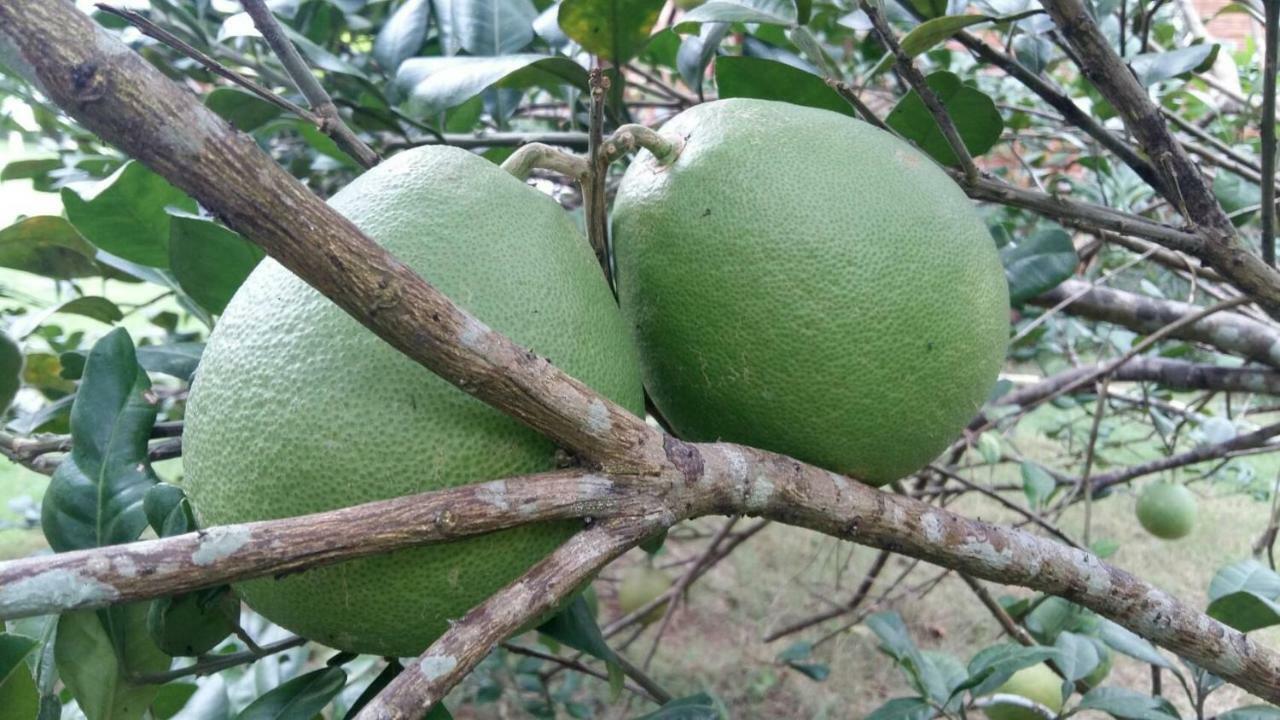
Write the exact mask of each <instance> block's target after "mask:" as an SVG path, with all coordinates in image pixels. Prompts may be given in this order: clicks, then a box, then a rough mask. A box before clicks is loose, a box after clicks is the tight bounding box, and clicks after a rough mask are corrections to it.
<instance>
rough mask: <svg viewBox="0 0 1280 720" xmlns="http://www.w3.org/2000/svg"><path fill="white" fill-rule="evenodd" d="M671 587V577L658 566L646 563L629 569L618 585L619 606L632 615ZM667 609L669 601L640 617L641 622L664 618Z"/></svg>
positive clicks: (646, 623)
mask: <svg viewBox="0 0 1280 720" xmlns="http://www.w3.org/2000/svg"><path fill="white" fill-rule="evenodd" d="M670 587H671V578H670V577H668V576H667V574H666V573H664V572H662V571H661V570H659V569H658V568H655V567H652V566H649V565H645V566H642V567H636V568H632V569H630V570H628V571H627V572H626V574H625V575H623V576H622V582H621V583H620V584H619V585H618V606H619V607H620V608H621V609H622V614H623V615H630V614H631V613H633V612H635V611H637V610H639V609H640V608H642V607H644V606H645V605H648V604H649V603H650V602H653V599H654V598H656V597H658V596H659V595H661V594H662V593H664V592H666V591H667V588H670ZM666 611H667V603H665V602H664V603H661V604H660V605H658V606H657V607H655V608H653V609H652V610H650V611H649V612H647V613H645V614H644V617H642V618H640V622H642V623H644V624H645V625H648V624H649V623H652V622H657V621H658V620H661V619H662V615H663V613H665V612H666Z"/></svg>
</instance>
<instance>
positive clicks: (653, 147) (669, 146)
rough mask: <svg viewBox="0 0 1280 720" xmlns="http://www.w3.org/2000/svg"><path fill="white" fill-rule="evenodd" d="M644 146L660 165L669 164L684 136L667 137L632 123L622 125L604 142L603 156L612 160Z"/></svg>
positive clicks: (679, 148)
mask: <svg viewBox="0 0 1280 720" xmlns="http://www.w3.org/2000/svg"><path fill="white" fill-rule="evenodd" d="M638 148H644V149H645V150H648V151H649V152H651V153H653V157H654V158H655V159H657V161H658V162H659V163H660V164H662V165H670V164H671V163H673V162H675V159H676V158H677V157H679V156H680V151H681V150H683V149H684V138H681V137H679V136H675V137H667V136H664V135H661V134H659V133H658V132H657V131H656V130H653V129H651V128H647V127H645V126H643V125H636V124H634V123H631V124H628V125H623V126H621V127H619V128H618V129H617V130H615V131H614V132H613V135H610V136H609V139H608V140H606V141H605V143H604V156H605V158H606V159H607V161H608V162H613V161H614V160H617V159H618V158H620V157H622V156H623V155H626V154H627V153H629V152H634V151H635V150H636V149H638Z"/></svg>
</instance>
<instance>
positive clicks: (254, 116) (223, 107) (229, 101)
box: [204, 87, 283, 132]
mask: <svg viewBox="0 0 1280 720" xmlns="http://www.w3.org/2000/svg"><path fill="white" fill-rule="evenodd" d="M204 104H205V106H206V107H208V108H209V109H210V110H212V111H214V112H216V113H218V114H219V115H221V116H222V118H223V119H224V120H226V121H227V122H229V123H231V124H232V125H234V126H235V127H236V129H238V130H240V131H241V132H253V131H254V130H257V129H258V128H260V127H262V126H263V125H266V124H267V123H268V122H270V121H272V120H275V119H276V118H278V117H280V115H281V113H283V110H281V109H280V106H278V105H273V104H271V103H269V102H267V101H266V100H263V99H262V98H260V97H258V96H257V95H254V94H253V93H251V92H246V91H244V90H241V89H239V88H232V87H223V88H217V89H215V90H214V91H213V92H211V93H209V94H208V95H206V96H205V98H204Z"/></svg>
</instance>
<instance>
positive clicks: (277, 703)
mask: <svg viewBox="0 0 1280 720" xmlns="http://www.w3.org/2000/svg"><path fill="white" fill-rule="evenodd" d="M346 683H347V674H346V673H345V672H343V670H342V668H337V667H327V668H323V669H321V670H315V671H312V672H309V673H307V674H305V675H299V676H298V677H296V678H293V679H292V680H290V681H288V682H286V683H284V684H283V685H281V686H279V687H277V688H275V689H273V690H271V691H270V692H268V693H266V694H265V695H263V696H262V697H260V698H258V699H257V700H254V701H253V702H252V703H250V704H249V706H248V707H246V708H245V709H244V711H243V712H241V713H240V714H239V715H237V716H236V720H295V719H296V718H310V717H312V716H314V715H316V714H317V713H319V712H320V711H321V710H323V709H324V707H325V706H326V705H328V704H329V701H330V700H332V699H333V698H334V697H335V696H336V695H337V694H338V693H339V692H341V691H342V687H343V686H344V685H346Z"/></svg>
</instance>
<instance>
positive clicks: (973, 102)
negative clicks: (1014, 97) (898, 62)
mask: <svg viewBox="0 0 1280 720" xmlns="http://www.w3.org/2000/svg"><path fill="white" fill-rule="evenodd" d="M925 80H926V82H927V83H928V85H929V88H930V89H932V90H933V92H934V94H935V95H937V96H938V100H939V101H940V102H941V103H942V105H943V109H945V110H946V111H947V115H948V116H950V118H951V121H952V123H953V124H954V125H955V126H956V131H957V132H958V133H959V134H960V140H961V141H962V142H963V143H964V146H965V148H967V149H968V150H969V154H970V155H972V156H974V157H977V156H979V155H982V154H983V153H985V152H986V151H988V150H990V149H991V148H992V146H994V145H995V144H996V142H997V141H999V140H1000V133H1001V132H1002V131H1003V130H1004V120H1003V119H1002V118H1001V116H1000V111H999V110H998V109H997V108H996V104H995V102H994V101H992V99H991V98H990V97H988V96H987V95H986V94H985V93H983V92H982V91H980V90H977V89H976V88H973V87H970V86H968V85H965V84H964V83H962V82H960V78H959V77H957V76H956V75H955V74H954V73H950V72H947V71H945V70H943V71H939V72H935V73H932V74H930V75H929V77H927V78H926V79H925ZM885 123H886V124H887V125H888V126H889V127H891V128H893V129H894V130H896V131H897V132H898V133H899V134H901V135H902V136H903V137H905V138H907V139H908V140H911V141H912V142H914V143H915V144H916V145H918V146H919V147H920V148H921V149H922V150H924V151H925V152H927V153H928V154H929V155H931V156H932V157H933V158H934V159H936V160H937V161H938V162H940V163H942V164H944V165H955V164H957V160H956V157H955V154H954V153H953V152H951V146H950V145H948V144H947V139H946V137H944V136H943V134H942V130H941V128H939V126H938V121H937V120H935V119H934V117H933V114H932V113H930V112H929V108H928V107H926V106H925V104H924V101H923V100H921V99H920V96H919V95H918V94H917V93H916V92H915V91H914V90H912V91H911V92H910V93H908V94H907V95H906V97H904V98H902V99H901V100H899V101H898V104H897V105H895V106H894V108H893V111H892V112H890V113H889V115H888V117H886V118H885Z"/></svg>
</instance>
